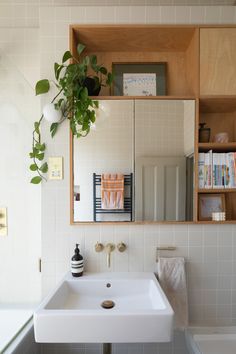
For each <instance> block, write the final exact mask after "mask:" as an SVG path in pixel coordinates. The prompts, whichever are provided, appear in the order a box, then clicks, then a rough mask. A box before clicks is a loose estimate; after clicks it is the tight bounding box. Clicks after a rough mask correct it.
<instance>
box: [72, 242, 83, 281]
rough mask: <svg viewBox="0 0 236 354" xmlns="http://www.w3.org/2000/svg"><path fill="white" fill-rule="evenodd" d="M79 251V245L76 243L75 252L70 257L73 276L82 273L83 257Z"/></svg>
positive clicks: (78, 275)
mask: <svg viewBox="0 0 236 354" xmlns="http://www.w3.org/2000/svg"><path fill="white" fill-rule="evenodd" d="M79 252H80V250H79V245H78V243H76V248H75V254H74V256H73V257H72V258H71V273H72V275H73V277H81V276H82V275H83V270H84V259H83V257H82V256H81V254H80V253H79Z"/></svg>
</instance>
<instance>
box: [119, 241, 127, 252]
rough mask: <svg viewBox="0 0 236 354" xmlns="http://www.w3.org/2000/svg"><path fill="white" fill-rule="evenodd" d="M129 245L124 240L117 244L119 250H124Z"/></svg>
mask: <svg viewBox="0 0 236 354" xmlns="http://www.w3.org/2000/svg"><path fill="white" fill-rule="evenodd" d="M126 248H127V246H126V244H125V243H124V242H120V243H118V245H117V249H118V251H119V252H124V251H125V250H126Z"/></svg>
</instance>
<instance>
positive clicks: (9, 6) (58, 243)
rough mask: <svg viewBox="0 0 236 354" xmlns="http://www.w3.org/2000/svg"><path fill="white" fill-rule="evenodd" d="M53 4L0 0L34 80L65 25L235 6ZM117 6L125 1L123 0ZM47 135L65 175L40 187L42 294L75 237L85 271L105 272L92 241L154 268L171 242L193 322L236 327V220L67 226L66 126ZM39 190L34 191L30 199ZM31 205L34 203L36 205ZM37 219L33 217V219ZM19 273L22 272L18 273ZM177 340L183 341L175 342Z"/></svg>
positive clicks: (8, 33)
mask: <svg viewBox="0 0 236 354" xmlns="http://www.w3.org/2000/svg"><path fill="white" fill-rule="evenodd" d="M71 2H72V1H71ZM56 3H59V0H58V2H56V1H51V0H48V1H47V2H46V0H45V1H41V2H39V1H36V0H35V1H30V0H27V1H25V2H24V3H20V2H19V1H14V0H12V1H9V0H8V1H3V0H1V2H0V26H1V27H3V28H2V30H1V31H0V38H1V43H0V44H1V48H3V49H4V50H6V51H7V53H8V54H9V55H11V56H12V58H15V59H16V64H17V66H18V67H20V69H21V70H22V68H23V71H22V73H23V74H24V75H25V77H27V78H29V81H30V82H33V81H36V80H37V79H38V78H39V77H41V78H43V77H52V73H53V63H54V61H56V60H59V59H60V58H61V55H62V53H63V52H64V50H66V49H67V48H68V24H69V23H216V24H220V23H236V21H235V20H236V16H235V7H230V6H214V7H207V6H189V7H184V6H183V7H182V6H176V7H175V6H172V7H169V6H144V7H143V6H136V7H132V6H128V7H126V6H114V7H113V6H107V7H102V8H101V7H69V6H64V7H63V8H61V7H58V8H56V7H48V8H47V7H46V8H43V7H39V4H48V5H50V6H53V5H55V4H56ZM124 3H127V1H125V2H124ZM142 3H143V2H142ZM150 3H151V2H150ZM199 3H200V1H199ZM204 3H206V2H205V1H204ZM60 4H62V5H68V4H69V2H68V1H60ZM120 4H123V2H121V1H120ZM39 13H40V21H39ZM39 23H40V62H41V64H40V65H41V74H40V75H39V74H38V69H39V65H38V61H37V59H38V58H39V56H37V53H38V52H37V48H38V47H37V35H36V33H35V32H34V31H37V30H36V29H32V28H30V27H37V26H38V24H39ZM6 27H12V28H7V29H6ZM14 27H16V28H14ZM19 27H23V28H22V29H20V28H19ZM25 27H28V28H25ZM2 31H3V32H2ZM20 34H22V37H21V38H20V40H19V39H17V38H19V36H20ZM30 47H31V48H33V49H32V50H31V49H30ZM29 53H30V55H29ZM19 64H20V65H19ZM33 78H35V80H33ZM31 80H32V81H31ZM35 102H36V101H35ZM46 136H47V142H48V155H52V156H53V155H59V156H60V155H61V156H64V159H65V179H64V180H63V181H61V182H50V181H49V182H48V183H47V184H44V185H43V189H42V257H43V276H42V286H43V294H44V295H46V294H47V293H48V291H49V290H50V289H51V288H52V287H53V286H54V285H55V284H56V282H57V281H58V280H59V279H60V278H61V276H62V275H63V274H64V272H65V271H67V270H68V269H69V261H70V257H71V255H72V253H73V248H74V244H75V243H76V242H79V243H80V244H81V250H82V253H83V255H84V257H85V262H86V269H87V270H89V271H103V270H107V268H106V257H105V254H103V253H102V254H96V253H95V252H94V244H95V243H96V241H97V240H100V241H102V242H104V243H105V242H108V241H109V242H110V241H114V242H115V243H117V242H118V241H120V240H123V241H124V242H126V243H127V244H128V247H129V250H128V251H127V252H125V253H124V254H122V255H121V254H118V253H117V252H114V254H112V267H111V271H118V270H128V271H134V270H147V271H153V270H155V267H156V263H155V247H156V246H157V245H161V244H170V245H171V244H174V245H176V246H177V247H178V249H177V251H176V252H175V253H174V255H181V256H185V257H186V260H187V270H188V288H189V300H190V301H189V302H190V304H189V308H190V320H191V323H196V324H204V325H208V324H209V325H211V324H219V325H224V324H226V325H231V324H233V325H236V276H235V274H236V226H234V225H222V226H221V225H214V226H213V225H210V226H209V225H204V226H203V225H165V226H164V225H143V226H142V225H140V226H137V225H127V226H109V225H105V226H101V225H100V226H99V225H98V226H97V225H94V226H70V225H69V207H70V205H69V128H68V126H66V124H65V125H64V127H63V128H62V129H60V130H59V132H58V134H57V136H56V137H55V138H54V140H53V141H52V140H51V139H49V134H48V133H47V135H46ZM26 144H27V142H26ZM27 146H28V144H27ZM36 193H37V192H36V189H34V192H33V197H35V195H36ZM31 203H32V204H31V205H32V206H33V204H34V203H33V202H31ZM35 220H38V219H37V217H36V218H35ZM9 221H10V220H9ZM18 222H19V221H18V219H17V218H16V219H15V218H14V219H12V220H11V221H10V223H9V227H14V228H17V225H18ZM19 230H21V228H19ZM35 230H38V229H37V228H34V230H33V231H32V232H31V235H34V233H35ZM32 237H33V236H32ZM5 240H10V238H8V239H5ZM30 240H33V239H32V238H31V239H30ZM3 242H5V241H3V239H1V243H2V245H3ZM22 273H23V272H22V271H21V273H20V274H22ZM23 274H24V273H23ZM23 274H22V277H21V278H23ZM1 289H2V287H1ZM174 345H175V347H178V348H180V347H181V345H179V346H178V345H176V343H174ZM83 348H85V347H83ZM145 348H147V347H146V346H144V349H143V347H141V346H136V347H132V348H131V347H130V348H128V349H127V346H123V347H122V349H121V350H120V352H122V353H128V352H129V353H131V352H135V353H143V350H145ZM172 348H173V344H170V345H167V346H166V347H165V348H163V351H164V352H165V353H173V350H172ZM178 348H177V349H178ZM53 350H54V348H52V349H51V348H49V352H50V351H51V352H53ZM63 350H64V349H63V348H58V351H57V352H58V353H59V352H60V353H65V351H63ZM83 350H85V349H83ZM161 350H162V349H160V351H161ZM90 351H91V352H92V353H94V351H96V349H95V348H94V347H91V350H90V349H89V346H88V347H87V348H86V353H89V352H90ZM45 352H46V351H45ZM147 352H148V354H150V353H157V346H148V348H147ZM158 353H159V352H158ZM176 353H177V351H176ZM183 353H184V350H182V349H180V350H179V354H183Z"/></svg>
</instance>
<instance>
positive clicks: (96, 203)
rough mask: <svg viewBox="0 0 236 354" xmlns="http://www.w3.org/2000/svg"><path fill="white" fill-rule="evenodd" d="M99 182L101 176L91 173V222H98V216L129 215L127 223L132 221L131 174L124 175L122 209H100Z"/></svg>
mask: <svg viewBox="0 0 236 354" xmlns="http://www.w3.org/2000/svg"><path fill="white" fill-rule="evenodd" d="M101 182H102V176H101V175H99V174H96V173H93V220H94V221H95V222H98V220H97V215H98V214H100V215H101V214H129V219H130V220H129V221H133V173H130V174H125V175H124V186H125V190H126V191H125V197H124V209H102V198H101V195H100V193H101ZM127 221H128V220H127Z"/></svg>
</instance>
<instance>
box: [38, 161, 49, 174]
mask: <svg viewBox="0 0 236 354" xmlns="http://www.w3.org/2000/svg"><path fill="white" fill-rule="evenodd" d="M40 171H42V172H43V173H46V172H48V164H47V162H44V164H42V166H41V167H40Z"/></svg>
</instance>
